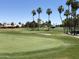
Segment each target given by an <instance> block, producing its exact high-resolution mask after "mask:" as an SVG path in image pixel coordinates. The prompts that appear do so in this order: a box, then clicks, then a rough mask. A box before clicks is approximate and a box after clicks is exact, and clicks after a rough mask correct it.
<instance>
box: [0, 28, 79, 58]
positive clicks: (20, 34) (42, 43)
mask: <svg viewBox="0 0 79 59" xmlns="http://www.w3.org/2000/svg"><path fill="white" fill-rule="evenodd" d="M78 55H79V39H78V38H75V37H73V36H70V35H67V34H64V33H63V30H62V28H55V29H52V31H29V30H27V29H4V30H3V29H0V59H79V56H78Z"/></svg>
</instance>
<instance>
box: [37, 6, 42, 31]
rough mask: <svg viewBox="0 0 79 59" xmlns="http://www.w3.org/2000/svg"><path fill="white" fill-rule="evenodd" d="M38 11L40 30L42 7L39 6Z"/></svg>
mask: <svg viewBox="0 0 79 59" xmlns="http://www.w3.org/2000/svg"><path fill="white" fill-rule="evenodd" d="M37 13H38V30H39V28H40V22H41V19H40V14H41V13H42V9H41V7H39V8H37Z"/></svg>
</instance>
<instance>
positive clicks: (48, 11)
mask: <svg viewBox="0 0 79 59" xmlns="http://www.w3.org/2000/svg"><path fill="white" fill-rule="evenodd" d="M46 13H47V14H48V31H49V30H50V26H51V21H50V14H52V10H51V9H50V8H48V9H47V11H46Z"/></svg>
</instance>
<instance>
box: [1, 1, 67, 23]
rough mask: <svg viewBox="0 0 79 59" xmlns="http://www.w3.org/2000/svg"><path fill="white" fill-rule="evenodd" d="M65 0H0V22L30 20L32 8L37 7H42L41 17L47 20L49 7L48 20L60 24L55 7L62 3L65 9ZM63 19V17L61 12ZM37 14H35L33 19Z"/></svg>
mask: <svg viewBox="0 0 79 59" xmlns="http://www.w3.org/2000/svg"><path fill="white" fill-rule="evenodd" d="M65 3H66V0H0V22H1V23H5V22H6V23H11V22H14V23H18V22H21V23H26V22H27V21H32V20H33V19H32V13H31V12H32V10H33V9H35V10H36V9H37V8H38V7H41V8H42V13H41V19H42V20H43V21H47V20H48V15H47V14H46V10H47V8H51V10H52V14H51V18H50V20H51V21H52V24H61V20H60V17H59V13H58V10H57V8H58V7H59V6H60V5H63V6H64V7H65V9H67V6H66V5H65ZM62 17H63V19H64V18H65V17H64V16H63V14H62ZM37 18H38V14H37V15H36V16H35V21H36V20H37Z"/></svg>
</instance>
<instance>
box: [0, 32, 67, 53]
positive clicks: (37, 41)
mask: <svg viewBox="0 0 79 59" xmlns="http://www.w3.org/2000/svg"><path fill="white" fill-rule="evenodd" d="M32 35H33V36H32ZM65 45H66V43H64V42H63V41H61V40H57V39H51V38H45V37H40V36H36V35H35V36H34V34H31V35H28V34H27V35H19V34H18V35H15V34H2V33H0V53H13V52H28V51H38V50H43V49H50V48H57V47H61V46H65Z"/></svg>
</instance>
